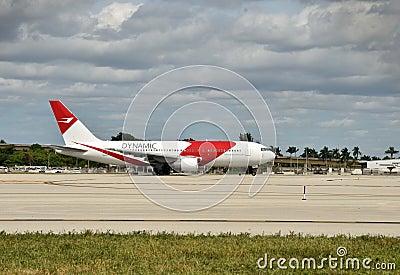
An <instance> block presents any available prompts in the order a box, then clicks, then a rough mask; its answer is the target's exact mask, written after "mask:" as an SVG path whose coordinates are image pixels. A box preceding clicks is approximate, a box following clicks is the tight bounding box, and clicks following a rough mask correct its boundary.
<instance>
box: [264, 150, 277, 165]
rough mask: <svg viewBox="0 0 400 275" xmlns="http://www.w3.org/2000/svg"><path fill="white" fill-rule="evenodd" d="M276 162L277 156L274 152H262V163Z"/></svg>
mask: <svg viewBox="0 0 400 275" xmlns="http://www.w3.org/2000/svg"><path fill="white" fill-rule="evenodd" d="M274 160H275V154H274V152H272V151H264V152H262V162H263V163H267V162H273V161H274Z"/></svg>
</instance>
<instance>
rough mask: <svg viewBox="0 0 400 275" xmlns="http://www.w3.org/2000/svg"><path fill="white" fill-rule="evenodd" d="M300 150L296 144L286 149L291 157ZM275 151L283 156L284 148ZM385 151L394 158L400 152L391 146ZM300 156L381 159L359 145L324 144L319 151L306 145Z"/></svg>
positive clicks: (338, 158) (329, 158) (345, 159)
mask: <svg viewBox="0 0 400 275" xmlns="http://www.w3.org/2000/svg"><path fill="white" fill-rule="evenodd" d="M298 151H299V148H297V147H296V146H289V148H288V149H287V150H286V153H288V154H290V157H292V155H293V154H294V155H295V157H297V153H298ZM275 153H276V155H277V156H283V155H282V150H281V149H280V148H279V147H277V148H275ZM384 153H385V154H386V155H390V157H389V156H385V157H384V158H383V159H393V157H394V155H396V154H398V153H399V151H398V150H396V149H395V148H394V147H393V146H391V147H389V148H388V149H387V150H385V152H384ZM299 156H300V157H302V158H318V159H323V160H332V159H336V160H340V161H342V162H347V161H349V160H367V161H370V160H380V158H379V157H377V156H369V155H365V154H363V153H362V152H361V151H360V148H359V147H358V146H354V148H353V149H352V150H350V149H348V148H347V147H344V148H342V149H341V150H339V149H338V148H333V149H329V148H328V146H324V147H323V148H322V149H321V150H320V151H319V152H318V151H317V150H315V149H314V148H310V147H305V148H304V151H303V153H302V154H301V155H299Z"/></svg>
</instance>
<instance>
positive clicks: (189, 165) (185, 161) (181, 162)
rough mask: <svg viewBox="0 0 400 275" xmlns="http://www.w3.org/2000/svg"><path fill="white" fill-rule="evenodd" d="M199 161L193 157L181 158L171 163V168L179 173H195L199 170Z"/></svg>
mask: <svg viewBox="0 0 400 275" xmlns="http://www.w3.org/2000/svg"><path fill="white" fill-rule="evenodd" d="M198 163H199V159H198V158H193V157H181V158H180V159H178V160H177V161H175V162H174V163H172V165H171V166H172V168H173V169H174V170H176V171H178V172H181V173H190V172H197V169H198V168H199V165H198Z"/></svg>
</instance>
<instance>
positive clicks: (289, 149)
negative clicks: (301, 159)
mask: <svg viewBox="0 0 400 275" xmlns="http://www.w3.org/2000/svg"><path fill="white" fill-rule="evenodd" d="M298 151H299V148H297V147H296V146H289V148H288V149H287V150H286V153H289V154H290V157H292V154H295V157H296V153H297V152H298Z"/></svg>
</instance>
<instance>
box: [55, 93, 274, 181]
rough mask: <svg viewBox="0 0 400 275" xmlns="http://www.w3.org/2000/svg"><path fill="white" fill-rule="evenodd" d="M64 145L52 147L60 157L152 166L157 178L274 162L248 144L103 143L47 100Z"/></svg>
mask: <svg viewBox="0 0 400 275" xmlns="http://www.w3.org/2000/svg"><path fill="white" fill-rule="evenodd" d="M49 102H50V106H51V108H52V111H53V113H54V116H55V119H56V121H57V124H58V127H59V129H60V131H61V134H62V137H63V139H64V142H65V146H59V145H51V147H52V148H53V149H54V150H55V151H56V152H57V153H60V154H63V155H67V156H73V157H77V158H81V159H87V160H91V161H96V162H100V163H104V164H113V165H127V164H128V165H137V166H152V168H153V172H154V174H156V175H169V174H171V172H178V173H196V172H198V171H201V169H203V171H204V170H205V168H207V169H209V168H210V167H212V166H215V167H248V168H249V172H250V173H251V174H253V175H256V172H257V167H258V165H261V164H264V163H268V162H273V161H274V160H275V154H274V153H273V152H272V151H271V149H270V148H268V147H266V146H264V145H262V144H259V143H255V142H247V141H208V140H205V141H192V140H190V141H147V140H146V141H106V140H101V139H99V138H97V137H96V136H94V135H93V133H92V132H91V131H90V130H89V129H88V128H87V127H86V126H85V125H84V124H83V123H82V122H81V121H80V120H79V119H78V118H77V117H76V116H75V115H74V114H73V113H72V112H71V111H70V110H69V109H68V108H67V107H66V106H65V105H64V104H63V103H62V102H61V101H60V100H50V101H49Z"/></svg>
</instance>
